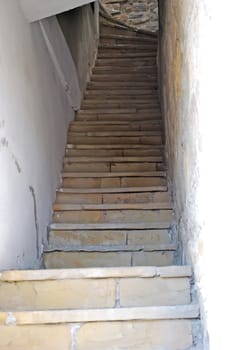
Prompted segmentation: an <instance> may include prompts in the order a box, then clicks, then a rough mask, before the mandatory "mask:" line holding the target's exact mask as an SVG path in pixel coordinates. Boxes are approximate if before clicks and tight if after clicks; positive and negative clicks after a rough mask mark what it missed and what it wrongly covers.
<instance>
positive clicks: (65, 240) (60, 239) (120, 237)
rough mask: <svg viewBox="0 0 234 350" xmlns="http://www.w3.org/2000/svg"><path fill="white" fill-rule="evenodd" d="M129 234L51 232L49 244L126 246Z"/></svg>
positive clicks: (66, 245)
mask: <svg viewBox="0 0 234 350" xmlns="http://www.w3.org/2000/svg"><path fill="white" fill-rule="evenodd" d="M126 237H127V232H126V231H124V230H122V231H116V230H99V231H97V230H96V231H95V230H93V231H82V230H81V231H50V232H49V244H50V245H51V246H54V247H61V248H63V247H71V246H80V247H81V246H89V245H90V246H98V245H105V246H108V245H124V244H125V243H126Z"/></svg>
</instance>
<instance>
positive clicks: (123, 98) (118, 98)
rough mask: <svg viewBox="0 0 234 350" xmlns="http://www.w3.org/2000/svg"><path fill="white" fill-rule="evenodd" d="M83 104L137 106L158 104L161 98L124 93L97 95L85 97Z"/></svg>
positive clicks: (151, 95)
mask: <svg viewBox="0 0 234 350" xmlns="http://www.w3.org/2000/svg"><path fill="white" fill-rule="evenodd" d="M83 102H86V103H88V102H90V103H91V104H94V103H100V102H108V103H117V102H119V103H122V102H123V103H127V102H128V103H130V104H131V103H132V102H136V103H137V104H144V103H152V102H158V103H159V97H158V96H157V95H156V94H155V95H153V94H149V95H136V96H134V95H128V94H127V93H126V94H125V93H123V92H122V95H108V94H107V95H105V94H104V93H103V95H96V96H94V95H93V96H89V95H88V96H87V95H86V96H84V99H83Z"/></svg>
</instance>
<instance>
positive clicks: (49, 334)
mask: <svg viewBox="0 0 234 350" xmlns="http://www.w3.org/2000/svg"><path fill="white" fill-rule="evenodd" d="M0 334H1V336H0V349H1V350H7V349H9V350H42V349H43V350H55V349H56V350H70V349H71V342H72V341H71V331H70V327H69V326H66V325H35V326H33V325H32V326H20V327H16V326H11V327H6V326H0Z"/></svg>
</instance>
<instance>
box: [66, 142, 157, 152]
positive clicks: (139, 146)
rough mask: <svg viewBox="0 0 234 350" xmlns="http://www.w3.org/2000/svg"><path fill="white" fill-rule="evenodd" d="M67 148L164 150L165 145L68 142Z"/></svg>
mask: <svg viewBox="0 0 234 350" xmlns="http://www.w3.org/2000/svg"><path fill="white" fill-rule="evenodd" d="M67 149H76V150H77V149H79V150H82V149H86V150H87V149H91V150H93V149H95V150H96V149H102V150H116V149H118V150H121V151H127V150H161V151H163V149H164V145H153V146H152V145H143V144H122V145H113V144H112V145H109V144H103V145H92V144H89V145H85V144H79V145H73V144H69V143H68V144H67Z"/></svg>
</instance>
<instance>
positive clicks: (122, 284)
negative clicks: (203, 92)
mask: <svg viewBox="0 0 234 350" xmlns="http://www.w3.org/2000/svg"><path fill="white" fill-rule="evenodd" d="M156 50H157V37H156V36H150V35H147V34H146V33H140V32H135V31H132V30H130V29H126V28H121V26H114V25H108V24H102V25H101V39H100V45H99V50H98V55H97V59H96V64H95V67H94V68H93V74H92V77H91V80H90V82H89V83H88V84H87V89H86V92H85V96H84V100H83V103H82V107H81V110H80V111H79V113H78V114H77V117H76V120H75V121H73V122H72V123H71V124H70V127H69V131H68V143H67V148H66V154H65V157H64V167H63V172H62V186H61V188H60V189H59V190H58V192H57V198H56V202H55V204H54V214H53V222H52V223H51V224H50V226H49V228H48V246H47V247H46V250H45V252H44V267H45V269H44V270H28V271H5V272H2V273H1V283H0V309H1V312H0V324H1V326H0V338H1V339H0V349H24V350H26V349H56V350H58V349H61V350H65V349H69V350H76V349H77V350H78V349H79V350H99V349H100V350H101V349H102V350H111V349H113V350H114V349H142V350H189V349H190V350H192V349H194V350H195V349H198V345H197V344H196V337H195V333H194V329H197V327H198V325H199V319H198V318H199V308H198V306H197V305H196V303H195V302H194V300H192V299H193V298H192V293H191V278H192V271H191V268H190V267H189V266H179V265H178V264H179V259H178V252H177V244H178V242H177V240H176V236H175V235H174V228H173V227H174V216H173V207H172V202H171V196H170V193H169V191H168V186H167V172H166V170H167V169H166V164H165V159H164V133H163V121H162V115H161V113H160V105H159V93H158V82H157V78H158V72H157V67H156ZM2 344H3V345H2ZM199 349H200V348H199Z"/></svg>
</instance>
